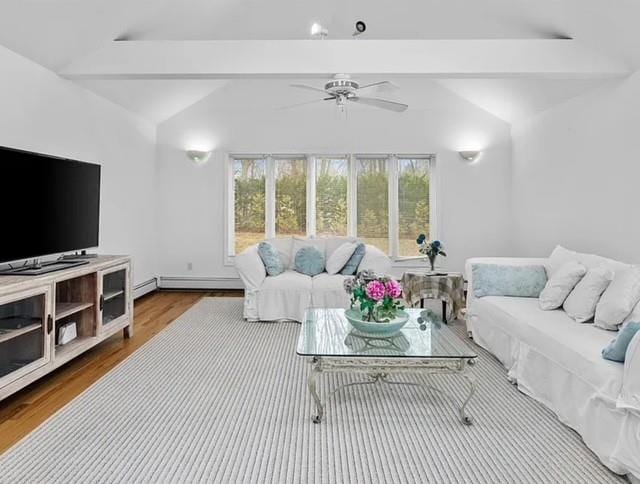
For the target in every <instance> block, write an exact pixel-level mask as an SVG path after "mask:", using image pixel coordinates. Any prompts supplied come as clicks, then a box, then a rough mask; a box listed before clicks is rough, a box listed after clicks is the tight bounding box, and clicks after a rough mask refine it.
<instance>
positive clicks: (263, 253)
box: [258, 242, 284, 276]
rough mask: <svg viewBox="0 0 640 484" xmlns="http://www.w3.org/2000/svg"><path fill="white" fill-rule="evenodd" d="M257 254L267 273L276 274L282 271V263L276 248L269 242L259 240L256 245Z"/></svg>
mask: <svg viewBox="0 0 640 484" xmlns="http://www.w3.org/2000/svg"><path fill="white" fill-rule="evenodd" d="M258 254H259V255H260V258H261V259H262V262H263V264H264V267H265V269H266V270H267V274H269V275H270V276H277V275H278V274H282V273H283V272H284V263H283V262H282V258H281V257H280V254H279V253H278V251H277V250H276V248H275V247H274V246H273V245H271V244H270V243H269V242H260V244H259V245H258Z"/></svg>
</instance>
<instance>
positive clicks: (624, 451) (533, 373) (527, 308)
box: [466, 248, 640, 482]
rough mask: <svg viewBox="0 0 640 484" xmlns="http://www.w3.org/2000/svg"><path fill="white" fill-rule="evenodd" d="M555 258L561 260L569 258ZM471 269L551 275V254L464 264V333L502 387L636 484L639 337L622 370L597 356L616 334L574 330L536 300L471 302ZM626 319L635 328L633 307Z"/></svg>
mask: <svg viewBox="0 0 640 484" xmlns="http://www.w3.org/2000/svg"><path fill="white" fill-rule="evenodd" d="M559 249H562V248H559ZM557 251H558V249H556V251H554V253H557ZM562 251H563V254H564V255H563V257H566V255H567V254H568V253H570V252H569V251H566V249H562ZM571 254H573V255H572V256H571V257H572V258H574V259H575V260H578V261H579V262H581V263H582V264H584V265H585V266H587V267H588V268H591V267H596V266H600V265H605V266H607V267H609V268H611V269H612V270H613V271H614V272H615V271H616V270H620V269H621V268H623V267H628V266H627V265H626V264H624V263H621V262H618V261H614V260H611V259H605V258H603V257H599V256H594V255H589V254H580V253H576V252H573V253H571ZM473 264H507V265H538V264H540V265H544V266H545V268H546V269H547V272H553V270H554V269H555V268H557V261H554V254H552V255H551V257H550V258H544V259H531V258H523V259H520V258H475V259H469V260H468V261H467V263H466V274H467V277H468V281H469V286H468V289H469V291H468V300H467V329H468V331H469V332H470V334H472V336H473V339H474V340H475V342H476V343H477V344H479V345H480V346H482V347H483V348H485V349H487V350H488V351H490V352H491V353H492V354H493V355H495V356H496V357H497V358H498V359H499V360H500V361H501V362H502V363H503V364H504V366H505V367H506V369H507V371H508V376H509V379H510V380H511V381H512V382H513V383H514V384H517V387H518V389H519V390H520V391H522V392H523V393H525V394H527V395H529V396H531V397H532V398H534V399H536V400H538V401H539V402H541V403H543V404H544V405H545V406H547V407H548V408H549V409H551V410H552V411H553V412H554V413H555V414H556V415H557V416H558V418H559V419H560V420H561V421H562V422H563V423H565V424H566V425H568V426H569V427H571V428H573V429H574V430H576V431H577V432H578V433H579V434H580V435H581V436H582V438H583V440H584V442H585V443H586V445H587V446H588V447H589V448H590V449H591V450H593V452H594V453H595V454H596V455H597V456H598V457H599V458H600V460H601V461H602V462H603V463H604V464H605V465H606V466H607V467H609V468H610V469H611V470H612V471H614V472H616V473H618V474H627V475H629V478H630V479H631V480H632V481H634V482H638V479H640V333H638V334H636V336H635V338H634V339H633V340H632V342H631V344H630V346H629V348H628V351H627V358H626V361H625V363H624V364H622V363H616V362H613V361H608V360H605V359H603V358H602V356H601V351H602V349H603V348H604V347H605V346H607V344H608V343H609V342H610V341H611V340H612V339H613V338H615V337H616V336H617V334H618V333H617V332H615V331H606V330H603V329H600V328H598V327H595V326H594V325H593V324H584V323H583V324H580V323H577V322H575V321H574V320H572V319H571V318H569V316H568V315H567V314H566V313H565V312H564V311H563V310H562V309H557V310H554V311H543V310H542V309H540V306H539V304H538V299H537V298H521V297H496V296H489V297H482V298H476V297H474V292H473V278H472V271H471V266H472V265H473ZM632 316H633V318H634V320H635V321H640V304H639V305H638V306H636V309H635V310H634V312H633V313H632Z"/></svg>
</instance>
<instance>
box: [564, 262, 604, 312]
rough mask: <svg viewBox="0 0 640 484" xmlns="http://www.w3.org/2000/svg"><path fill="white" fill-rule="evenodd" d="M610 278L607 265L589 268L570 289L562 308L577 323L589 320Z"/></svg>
mask: <svg viewBox="0 0 640 484" xmlns="http://www.w3.org/2000/svg"><path fill="white" fill-rule="evenodd" d="M612 279H613V271H612V270H611V269H609V268H607V267H604V266H600V267H596V268H595V269H589V270H588V271H587V273H586V274H585V276H584V277H583V278H582V280H581V281H580V282H579V283H578V284H576V287H575V288H574V289H573V291H571V294H569V297H567V299H566V300H565V302H564V304H563V305H562V308H563V309H564V310H565V311H566V313H567V315H568V316H569V317H570V318H571V319H574V320H575V321H577V322H578V323H584V322H586V321H589V320H591V319H592V318H593V316H594V315H595V313H596V306H597V305H598V301H599V300H600V296H602V293H603V292H604V291H605V290H606V289H607V287H608V286H609V284H610V283H611V280H612Z"/></svg>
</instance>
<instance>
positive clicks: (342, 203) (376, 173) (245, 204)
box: [227, 155, 435, 258]
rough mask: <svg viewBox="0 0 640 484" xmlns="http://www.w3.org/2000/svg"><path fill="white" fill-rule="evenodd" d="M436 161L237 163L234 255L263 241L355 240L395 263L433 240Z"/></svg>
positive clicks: (276, 158) (277, 159) (253, 159)
mask: <svg viewBox="0 0 640 484" xmlns="http://www.w3.org/2000/svg"><path fill="white" fill-rule="evenodd" d="M433 160H434V157H433V156H431V155H421V156H418V155H412V156H400V155H375V156H365V155H344V156H327V155H318V156H310V155H303V156H300V155H295V156H293V155H286V156H281V155H271V156H256V155H246V156H231V157H230V161H229V167H231V169H230V170H229V173H230V175H229V177H228V180H229V184H228V187H229V191H228V193H229V196H228V200H229V203H228V205H229V206H230V210H229V214H228V220H229V223H228V227H230V228H231V230H228V232H227V241H228V243H227V247H228V255H229V256H233V254H236V253H239V252H241V251H243V250H244V249H246V248H247V247H248V246H250V245H252V244H255V243H257V242H259V241H260V240H263V239H264V238H265V237H267V238H270V237H280V236H282V237H284V236H291V235H297V236H305V235H320V236H322V235H351V236H356V237H358V238H360V239H362V240H363V241H365V242H366V243H368V244H372V245H375V246H377V247H378V248H380V249H381V250H383V251H385V252H386V253H387V254H389V255H391V256H392V257H395V258H402V257H417V256H418V255H419V254H418V252H417V248H416V243H415V239H416V236H417V235H418V234H419V233H425V234H427V235H428V236H429V237H431V238H433V237H434V236H435V234H434V220H433V215H432V211H433V210H434V200H435V197H434V186H433V179H432V177H431V174H432V169H433Z"/></svg>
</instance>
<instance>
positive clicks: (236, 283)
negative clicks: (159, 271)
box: [159, 276, 244, 290]
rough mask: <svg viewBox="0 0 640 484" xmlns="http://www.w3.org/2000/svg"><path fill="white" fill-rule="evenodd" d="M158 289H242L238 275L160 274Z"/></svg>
mask: <svg viewBox="0 0 640 484" xmlns="http://www.w3.org/2000/svg"><path fill="white" fill-rule="evenodd" d="M159 287H160V289H206V290H216V289H244V285H243V284H242V281H241V280H240V278H239V277H176V276H160V281H159Z"/></svg>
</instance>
